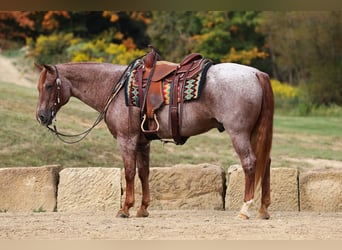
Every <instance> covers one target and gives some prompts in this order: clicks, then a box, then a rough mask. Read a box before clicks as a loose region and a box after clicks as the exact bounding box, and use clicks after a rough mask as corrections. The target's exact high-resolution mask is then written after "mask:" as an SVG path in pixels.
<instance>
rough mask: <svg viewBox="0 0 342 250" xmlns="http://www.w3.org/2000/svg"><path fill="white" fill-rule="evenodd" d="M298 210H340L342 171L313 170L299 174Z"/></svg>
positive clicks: (341, 208)
mask: <svg viewBox="0 0 342 250" xmlns="http://www.w3.org/2000/svg"><path fill="white" fill-rule="evenodd" d="M299 191H300V210H301V211H322V212H342V171H341V170H336V169H335V170H314V171H308V172H304V173H302V174H300V176H299Z"/></svg>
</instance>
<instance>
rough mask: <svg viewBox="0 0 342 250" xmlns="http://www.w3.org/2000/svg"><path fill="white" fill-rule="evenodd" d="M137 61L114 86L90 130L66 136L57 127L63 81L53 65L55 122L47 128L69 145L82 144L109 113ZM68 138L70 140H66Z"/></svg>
mask: <svg viewBox="0 0 342 250" xmlns="http://www.w3.org/2000/svg"><path fill="white" fill-rule="evenodd" d="M135 61H136V60H134V61H133V62H132V63H130V64H129V65H128V66H127V68H126V69H125V71H124V72H123V73H122V74H121V76H120V78H119V80H118V81H117V82H116V83H115V84H114V87H113V90H112V93H111V94H110V96H109V97H108V98H107V101H106V104H105V106H104V108H103V110H102V111H101V112H100V113H99V115H98V117H97V118H96V120H95V121H94V123H93V125H92V126H91V127H90V128H88V129H87V130H85V131H83V132H82V133H78V134H65V133H61V132H59V131H58V130H57V125H56V121H57V120H56V116H57V107H58V105H59V104H60V103H61V99H60V92H61V87H62V80H61V78H60V77H59V72H58V69H57V66H56V65H53V67H54V69H55V71H56V79H55V84H56V91H55V101H54V104H53V108H52V111H51V115H52V119H53V121H54V124H53V127H50V125H47V126H46V127H47V128H48V129H49V130H50V131H51V132H53V133H54V134H55V135H56V136H57V138H58V139H60V140H61V141H62V142H64V143H67V144H74V143H77V142H80V141H81V140H83V139H84V138H85V137H86V136H87V135H88V134H89V133H90V131H91V130H92V129H94V128H95V127H96V126H97V125H98V124H99V123H100V122H101V121H102V120H103V119H104V118H105V115H106V113H107V110H108V108H109V105H110V104H111V103H112V101H113V100H114V99H115V97H116V96H117V95H118V93H119V92H120V90H121V89H122V87H123V86H124V84H125V82H126V79H127V77H128V75H129V71H130V68H131V67H132V66H133V65H134V62H135ZM66 138H69V140H68V139H66ZM70 138H77V139H74V140H70Z"/></svg>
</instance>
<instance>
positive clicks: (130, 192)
mask: <svg viewBox="0 0 342 250" xmlns="http://www.w3.org/2000/svg"><path fill="white" fill-rule="evenodd" d="M118 142H119V147H120V150H121V154H122V158H123V163H124V167H125V179H126V197H125V202H124V204H123V206H122V208H121V209H120V210H119V212H118V213H117V217H121V218H128V217H129V209H130V208H131V207H133V206H134V178H135V172H136V170H135V167H136V165H135V162H136V146H135V145H134V144H132V143H131V141H130V140H119V139H118Z"/></svg>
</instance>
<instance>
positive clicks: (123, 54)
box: [68, 39, 146, 64]
mask: <svg viewBox="0 0 342 250" xmlns="http://www.w3.org/2000/svg"><path fill="white" fill-rule="evenodd" d="M68 53H69V57H70V58H71V61H73V62H82V61H93V62H108V63H115V64H128V63H130V62H131V61H133V60H134V59H135V58H137V57H140V56H143V55H144V54H146V52H144V51H142V50H139V49H127V47H126V46H124V45H123V44H115V43H107V42H106V41H105V40H104V39H100V40H95V41H90V42H86V43H81V44H75V45H73V46H71V47H70V48H69V49H68Z"/></svg>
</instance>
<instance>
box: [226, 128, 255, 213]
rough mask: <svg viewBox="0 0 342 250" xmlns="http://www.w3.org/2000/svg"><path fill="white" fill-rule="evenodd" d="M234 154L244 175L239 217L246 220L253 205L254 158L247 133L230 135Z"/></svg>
mask: <svg viewBox="0 0 342 250" xmlns="http://www.w3.org/2000/svg"><path fill="white" fill-rule="evenodd" d="M230 135H231V138H232V143H233V146H234V148H235V151H236V153H237V154H238V155H239V158H240V161H241V165H242V168H243V171H244V173H245V194H244V204H243V206H242V208H241V210H240V212H239V217H241V218H243V219H248V218H249V217H250V215H249V212H248V209H249V208H250V206H251V205H252V203H253V198H254V183H255V165H256V157H255V155H254V152H253V150H252V146H251V141H250V136H249V135H248V134H247V133H230Z"/></svg>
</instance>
